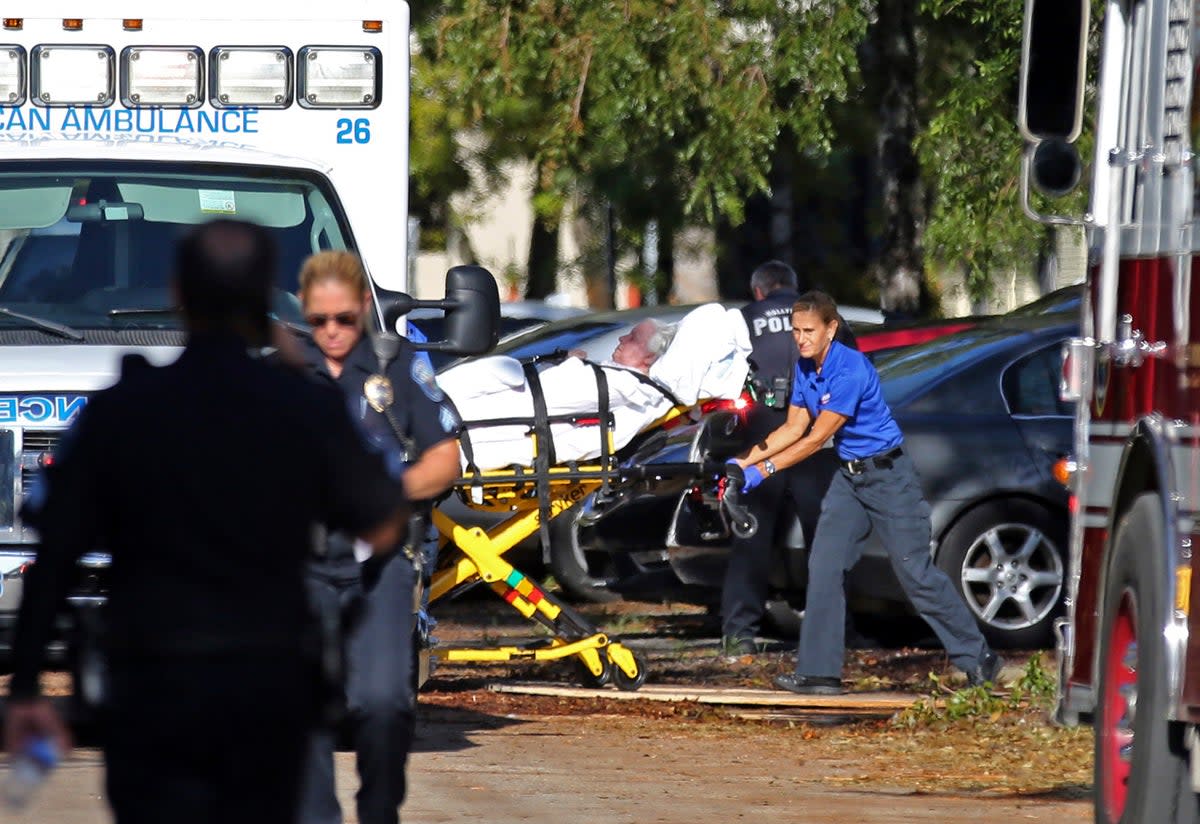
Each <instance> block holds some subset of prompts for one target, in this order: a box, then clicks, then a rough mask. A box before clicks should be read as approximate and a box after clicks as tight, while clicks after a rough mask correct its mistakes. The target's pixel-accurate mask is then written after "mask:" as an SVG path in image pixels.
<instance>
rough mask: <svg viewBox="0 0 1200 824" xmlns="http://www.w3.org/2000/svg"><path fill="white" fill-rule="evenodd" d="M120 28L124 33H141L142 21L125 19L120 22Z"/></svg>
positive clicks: (134, 18)
mask: <svg viewBox="0 0 1200 824" xmlns="http://www.w3.org/2000/svg"><path fill="white" fill-rule="evenodd" d="M121 28H123V29H125V31H141V30H142V21H141V20H140V19H139V18H136V17H127V18H125V19H123V20H122V21H121Z"/></svg>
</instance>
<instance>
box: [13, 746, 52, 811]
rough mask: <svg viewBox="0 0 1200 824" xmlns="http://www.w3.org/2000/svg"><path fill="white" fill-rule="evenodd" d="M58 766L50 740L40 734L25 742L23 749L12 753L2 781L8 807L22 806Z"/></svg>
mask: <svg viewBox="0 0 1200 824" xmlns="http://www.w3.org/2000/svg"><path fill="white" fill-rule="evenodd" d="M57 766H58V747H57V746H55V744H54V740H53V739H51V738H47V737H45V736H39V737H36V738H31V739H29V740H28V741H27V742H25V748H24V749H23V750H22V751H21V752H20V753H19V754H17V755H15V756H13V759H12V763H11V765H10V766H9V771H8V777H7V779H6V780H5V782H4V801H5V803H6V804H7V805H8V807H9V809H12V810H20V809H22V808H23V807H25V806H26V805H27V804H28V803H29V800H30V799H31V798H33V795H34V793H35V792H37V789H38V787H40V786H41V785H42V784H43V783H45V781H46V779H47V778H48V777H49V775H50V773H51V772H53V770H54V768H55V767H57Z"/></svg>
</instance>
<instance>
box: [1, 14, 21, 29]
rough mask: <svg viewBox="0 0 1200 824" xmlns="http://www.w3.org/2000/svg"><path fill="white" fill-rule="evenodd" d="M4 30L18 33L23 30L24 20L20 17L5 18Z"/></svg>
mask: <svg viewBox="0 0 1200 824" xmlns="http://www.w3.org/2000/svg"><path fill="white" fill-rule="evenodd" d="M4 28H6V29H10V30H13V31H19V30H21V29H23V28H25V20H24V18H21V17H5V18H4Z"/></svg>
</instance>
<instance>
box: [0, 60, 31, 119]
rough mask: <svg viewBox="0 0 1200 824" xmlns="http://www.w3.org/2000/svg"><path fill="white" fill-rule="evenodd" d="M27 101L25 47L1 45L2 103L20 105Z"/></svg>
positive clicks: (0, 81) (0, 95) (0, 78)
mask: <svg viewBox="0 0 1200 824" xmlns="http://www.w3.org/2000/svg"><path fill="white" fill-rule="evenodd" d="M24 102H25V49H23V48H21V47H20V46H0V104H7V105H9V106H20V105H22V104H23V103H24Z"/></svg>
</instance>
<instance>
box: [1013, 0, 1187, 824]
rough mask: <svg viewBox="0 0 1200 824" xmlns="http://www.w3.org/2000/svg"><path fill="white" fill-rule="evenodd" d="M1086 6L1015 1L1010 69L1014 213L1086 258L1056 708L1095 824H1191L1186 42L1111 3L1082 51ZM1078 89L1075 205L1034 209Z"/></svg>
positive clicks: (1065, 171)
mask: <svg viewBox="0 0 1200 824" xmlns="http://www.w3.org/2000/svg"><path fill="white" fill-rule="evenodd" d="M1098 5H1099V4H1097V7H1098ZM1090 6H1092V4H1091V3H1090V2H1089V0H1026V9H1025V29H1024V48H1023V55H1022V66H1021V97H1020V126H1021V130H1022V134H1023V136H1024V138H1025V139H1026V141H1027V146H1026V151H1025V153H1024V161H1023V164H1022V184H1023V186H1022V195H1023V201H1024V205H1025V209H1026V211H1027V212H1028V213H1029V215H1030V216H1031V217H1033V218H1035V219H1037V220H1040V221H1042V222H1044V223H1047V224H1052V225H1054V224H1058V225H1070V224H1074V225H1079V226H1083V227H1084V228H1085V231H1086V232H1087V235H1088V240H1089V248H1090V250H1091V264H1090V266H1089V272H1088V286H1089V288H1088V290H1087V297H1086V298H1085V301H1084V308H1083V319H1082V329H1083V333H1082V334H1083V337H1081V338H1079V339H1077V340H1074V341H1071V342H1070V343H1069V344H1068V345H1067V347H1066V351H1065V353H1064V355H1065V357H1064V368H1063V393H1064V397H1066V398H1069V399H1074V400H1076V401H1078V403H1077V408H1078V412H1077V418H1076V434H1075V453H1074V455H1073V461H1072V466H1071V469H1072V474H1071V477H1070V483H1071V489H1072V516H1071V542H1070V543H1071V558H1070V561H1071V572H1072V574H1071V579H1070V588H1069V593H1068V597H1069V601H1068V612H1067V617H1066V618H1064V619H1062V620H1061V621H1060V622H1059V625H1058V636H1059V637H1058V659H1059V675H1060V678H1059V693H1060V694H1059V704H1058V707H1057V711H1056V712H1057V716H1058V718H1059V720H1061V721H1063V722H1065V723H1068V724H1073V723H1080V722H1090V723H1092V724H1093V726H1094V729H1095V738H1096V744H1095V811H1096V820H1097V821H1101V822H1117V821H1121V822H1137V823H1139V824H1160V822H1161V823H1162V824H1168V823H1170V824H1177V823H1178V822H1197V821H1200V803H1198V799H1200V795H1197V790H1200V611H1198V612H1197V613H1195V614H1194V613H1193V611H1192V609H1191V604H1192V602H1193V601H1195V602H1197V604H1198V605H1200V594H1197V593H1196V592H1195V590H1194V587H1196V586H1197V585H1200V576H1196V578H1197V579H1198V580H1193V575H1192V569H1193V563H1194V560H1193V557H1192V541H1193V534H1194V533H1197V532H1200V526H1197V514H1198V511H1200V293H1198V294H1197V296H1196V297H1193V296H1192V290H1193V288H1194V285H1193V284H1196V283H1197V279H1196V278H1197V273H1198V272H1200V268H1198V263H1200V262H1194V261H1193V256H1194V255H1195V252H1194V250H1193V248H1194V246H1195V245H1196V244H1197V243H1200V233H1198V232H1197V227H1196V224H1195V222H1194V221H1195V220H1196V197H1197V188H1196V175H1195V170H1194V163H1195V157H1194V155H1193V149H1192V140H1193V133H1194V132H1193V130H1194V129H1196V128H1197V123H1198V122H1200V121H1197V120H1196V118H1197V116H1198V115H1200V105H1197V104H1198V102H1200V96H1198V95H1197V92H1200V81H1198V79H1197V77H1196V74H1195V71H1194V69H1193V65H1194V63H1195V61H1196V55H1197V51H1198V49H1200V29H1198V28H1197V24H1198V21H1197V19H1196V14H1197V9H1196V5H1195V4H1194V3H1193V2H1189V0H1108V2H1106V3H1104V4H1103V7H1104V13H1103V17H1102V18H1101V19H1100V20H1099V21H1097V22H1098V25H1096V26H1095V27H1094V28H1093V31H1094V33H1095V34H1098V35H1099V36H1098V37H1097V38H1093V40H1092V42H1093V44H1094V45H1093V50H1096V49H1098V54H1089V47H1088V42H1089V38H1088V32H1089V7H1090ZM1093 58H1098V62H1097V63H1095V66H1094V68H1092V67H1091V66H1090V65H1089V64H1090V61H1091V60H1092V59H1093ZM1085 89H1094V90H1095V117H1094V119H1092V120H1091V121H1090V127H1091V128H1090V130H1091V133H1092V135H1093V137H1094V140H1095V148H1094V155H1093V157H1092V158H1091V162H1090V168H1091V174H1090V196H1089V207H1088V210H1087V213H1086V214H1085V215H1083V216H1077V217H1071V216H1064V215H1056V214H1048V213H1047V212H1049V211H1051V207H1049V206H1046V205H1045V204H1047V203H1049V202H1050V201H1048V200H1045V199H1042V200H1039V201H1038V206H1037V207H1036V208H1035V203H1034V198H1033V197H1032V196H1031V194H1030V189H1031V187H1032V188H1036V189H1038V190H1039V191H1041V192H1042V193H1043V194H1045V195H1050V196H1055V195H1062V194H1065V193H1067V192H1069V191H1070V190H1071V189H1072V188H1074V186H1075V185H1076V183H1077V182H1078V180H1079V178H1080V172H1081V169H1082V168H1083V164H1082V162H1081V161H1080V159H1079V154H1078V152H1077V151H1076V150H1075V148H1074V145H1073V144H1074V141H1075V139H1076V138H1077V137H1078V136H1079V134H1080V132H1081V125H1082V111H1083V109H1084V106H1083V102H1084V96H1085V94H1084V93H1085ZM1089 99H1090V96H1089ZM1089 108H1090V106H1089ZM1193 325H1195V326H1196V328H1194V329H1193Z"/></svg>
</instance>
